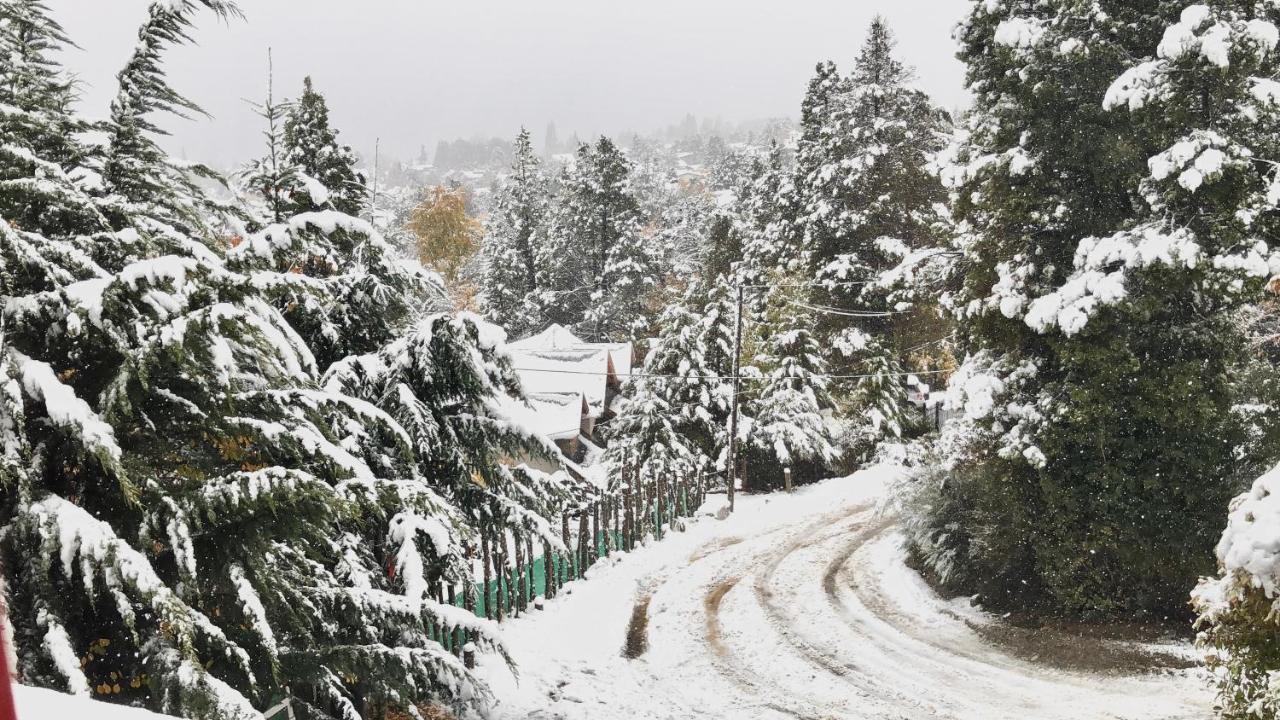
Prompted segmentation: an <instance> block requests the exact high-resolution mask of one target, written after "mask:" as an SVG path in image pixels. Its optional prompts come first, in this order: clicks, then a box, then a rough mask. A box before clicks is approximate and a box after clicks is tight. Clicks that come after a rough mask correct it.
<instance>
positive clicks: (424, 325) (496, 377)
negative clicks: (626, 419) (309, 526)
mask: <svg viewBox="0 0 1280 720" xmlns="http://www.w3.org/2000/svg"><path fill="white" fill-rule="evenodd" d="M505 339H506V335H505V333H504V332H503V331H502V330H501V329H500V328H498V327H497V326H495V325H491V324H489V323H487V322H485V321H484V320H482V319H480V318H479V317H477V316H473V315H470V314H467V313H454V314H437V315H430V316H427V317H424V318H422V319H420V320H418V321H417V323H416V324H414V325H413V326H412V327H411V328H409V329H408V330H407V331H406V332H404V333H402V336H401V337H400V338H399V339H397V340H395V341H394V342H391V343H389V344H388V345H386V346H385V347H383V348H381V349H380V350H378V351H377V352H375V353H370V354H367V355H356V356H352V357H349V358H346V359H344V360H343V361H341V362H339V363H336V364H335V365H334V366H333V367H332V368H330V370H329V372H328V373H327V374H326V375H325V379H324V385H325V387H326V389H327V390H328V391H329V392H331V393H335V394H340V395H343V396H350V397H353V398H358V399H360V400H361V401H364V402H367V403H369V404H370V405H372V406H376V407H377V408H378V409H379V412H383V413H386V414H387V415H388V416H389V417H391V418H394V420H395V422H396V423H397V424H398V426H399V427H400V428H403V430H402V431H400V432H401V433H402V442H404V443H407V444H408V446H409V447H410V448H412V450H413V452H414V455H415V458H416V468H415V470H414V472H413V473H412V480H411V481H406V482H402V483H399V484H398V485H397V486H395V487H392V486H390V485H388V486H387V489H388V490H394V492H391V493H388V494H387V495H386V496H385V497H383V498H382V499H381V501H382V503H383V504H386V503H392V504H394V502H395V497H396V493H405V492H408V493H410V494H411V495H412V494H414V493H421V494H425V495H427V496H430V497H436V498H440V499H442V500H443V501H445V502H447V503H449V505H450V506H451V507H453V508H456V512H457V514H458V517H459V519H460V520H461V521H462V522H463V524H462V525H461V526H460V527H457V528H453V529H452V531H453V532H454V533H458V537H457V538H456V539H455V540H454V541H453V544H452V545H451V548H450V552H451V553H456V555H455V556H454V557H452V558H450V557H446V555H445V554H443V553H441V552H440V548H439V542H438V540H437V538H438V537H439V533H440V532H441V528H440V524H439V522H438V521H437V520H435V519H434V518H432V517H431V516H430V515H422V514H420V513H415V512H414V511H413V509H412V508H406V509H404V510H401V511H399V512H397V513H395V514H392V513H386V514H380V513H378V505H377V504H374V505H373V506H371V508H370V511H369V512H366V513H365V516H366V517H369V516H372V517H378V518H379V519H380V520H381V521H382V522H383V523H387V522H389V523H390V528H391V529H390V533H391V534H392V536H393V537H394V538H398V540H396V542H397V543H399V544H400V545H401V549H400V550H398V551H397V555H396V557H397V558H398V560H397V562H398V563H400V564H399V565H398V566H397V567H398V569H399V573H400V574H401V575H402V580H401V582H402V583H403V584H404V585H405V589H406V591H407V592H410V593H412V594H416V593H420V592H422V591H423V590H424V589H425V588H426V587H427V586H426V583H436V584H438V583H440V582H441V581H445V582H448V583H450V584H465V583H469V582H471V580H472V578H471V570H470V564H469V562H468V563H467V564H465V565H464V564H462V563H460V562H457V560H460V559H461V558H462V554H461V549H462V547H463V546H464V545H466V544H468V543H469V544H470V545H469V550H468V552H473V551H474V550H475V547H476V535H475V533H484V534H488V535H490V536H491V537H492V536H493V535H494V534H495V533H510V534H511V535H512V536H514V537H515V538H517V539H520V540H523V539H525V538H530V539H532V538H536V539H537V540H538V541H539V543H540V544H541V543H544V542H545V543H546V544H547V545H549V546H551V547H553V548H556V549H559V550H560V551H562V552H563V551H565V550H566V549H565V548H564V547H563V545H562V543H561V540H560V537H559V532H558V529H557V528H556V527H555V526H553V525H552V521H553V520H554V519H555V518H557V517H558V516H559V514H560V513H561V512H563V511H564V510H565V509H567V508H577V507H578V506H580V505H581V504H582V503H583V502H584V501H585V500H586V499H588V498H589V497H590V493H589V487H588V486H586V485H584V484H582V483H580V482H578V481H575V480H574V479H573V478H571V476H570V475H569V474H568V473H567V472H563V471H562V472H557V473H553V474H547V473H544V472H541V471H539V470H535V469H533V468H530V467H529V466H528V465H526V464H520V465H518V466H512V465H511V464H510V463H509V461H508V459H510V458H530V459H534V458H541V459H544V460H548V461H550V462H553V463H554V462H556V459H557V458H559V457H560V455H559V450H558V449H557V448H556V447H555V446H554V445H553V444H551V443H550V441H548V440H546V439H545V438H544V437H543V436H542V435H539V434H538V433H537V432H536V431H534V430H533V429H531V428H525V427H521V426H520V425H519V424H517V423H514V422H512V421H511V420H510V418H508V417H507V415H506V414H505V413H504V411H503V410H502V407H503V405H504V401H507V400H508V399H512V398H514V399H515V400H516V401H520V400H521V398H522V397H523V396H522V393H521V390H520V386H519V379H518V378H517V376H516V374H515V371H514V370H513V369H512V365H511V359H510V357H509V356H508V355H507V353H506V351H505V350H504V349H503V343H504V342H505ZM358 435H359V432H358V431H357V432H355V433H354V435H353V438H352V439H353V440H354V439H356V438H357V437H358ZM397 488H398V489H397ZM352 532H357V533H361V534H360V535H359V536H358V537H354V538H352V540H351V542H350V543H349V545H350V547H351V548H352V549H353V550H352V551H353V552H356V551H358V552H360V553H362V554H367V550H364V549H362V548H367V547H368V546H369V544H371V543H376V542H378V538H379V537H380V533H382V532H387V531H386V530H383V529H381V528H379V527H376V526H375V527H373V528H364V529H363V532H362V531H361V529H360V526H358V525H357V526H353V529H352ZM423 541H426V543H427V544H428V545H430V546H434V547H435V548H436V552H435V557H434V558H427V557H424V556H423V555H422V554H421V553H419V552H418V551H417V550H415V549H414V548H415V547H416V545H415V544H414V543H419V544H421V543H422V542H423ZM472 556H473V557H474V555H472ZM410 562H412V563H413V564H409V563H410ZM375 567H376V565H375ZM415 583H416V584H417V585H421V587H417V586H416V585H415ZM411 585H415V586H414V587H410V586H411ZM467 587H468V588H469V586H467Z"/></svg>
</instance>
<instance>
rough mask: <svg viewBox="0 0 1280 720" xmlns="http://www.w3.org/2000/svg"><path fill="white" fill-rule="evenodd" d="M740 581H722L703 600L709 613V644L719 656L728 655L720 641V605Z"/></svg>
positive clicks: (704, 606)
mask: <svg viewBox="0 0 1280 720" xmlns="http://www.w3.org/2000/svg"><path fill="white" fill-rule="evenodd" d="M739 579H740V578H736V577H733V578H728V579H727V580H722V581H720V582H719V583H718V584H716V586H715V587H713V588H711V591H710V592H708V593H707V594H706V597H704V598H703V599H702V606H703V608H704V609H705V610H706V611H707V643H709V644H710V645H711V649H712V650H715V651H716V654H717V655H721V656H723V655H726V654H727V653H728V650H727V648H725V646H724V642H723V641H722V640H721V639H720V603H721V601H723V600H724V596H725V595H728V594H729V591H730V590H732V589H733V588H734V586H735V585H737V584H738V580H739Z"/></svg>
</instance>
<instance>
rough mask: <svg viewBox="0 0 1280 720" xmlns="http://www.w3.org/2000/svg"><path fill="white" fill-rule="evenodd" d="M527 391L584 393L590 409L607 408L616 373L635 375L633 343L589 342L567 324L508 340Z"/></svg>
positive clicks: (596, 411) (623, 376) (597, 411)
mask: <svg viewBox="0 0 1280 720" xmlns="http://www.w3.org/2000/svg"><path fill="white" fill-rule="evenodd" d="M507 349H508V351H509V352H510V353H511V358H512V361H513V363H514V365H515V368H516V373H517V374H518V375H519V376H520V382H521V384H523V385H524V389H525V392H526V393H531V394H542V393H555V394H563V393H573V392H576V393H580V394H581V395H582V397H584V398H586V400H587V403H588V405H589V406H590V411H591V412H592V413H593V414H596V415H599V414H600V413H602V412H604V402H605V398H606V396H607V394H608V386H609V378H610V376H611V375H612V376H613V377H615V378H617V379H618V380H619V381H625V380H626V379H627V378H628V377H630V375H631V353H632V349H631V343H629V342H622V343H591V342H586V341H584V340H583V339H581V338H579V337H578V336H576V335H574V334H573V332H572V331H570V330H569V329H568V328H566V327H564V326H563V325H552V326H551V327H548V328H547V329H546V330H543V331H542V332H540V333H538V334H537V335H533V336H530V337H527V338H524V339H522V340H516V341H514V342H511V343H508V344H507Z"/></svg>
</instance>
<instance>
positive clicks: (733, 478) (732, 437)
mask: <svg viewBox="0 0 1280 720" xmlns="http://www.w3.org/2000/svg"><path fill="white" fill-rule="evenodd" d="M741 355H742V286H741V285H739V286H738V329H737V330H736V331H735V332H734V335H733V404H732V407H731V409H730V411H729V460H728V462H729V466H728V467H727V468H725V472H726V474H727V475H728V478H729V512H733V491H734V488H735V487H736V486H737V484H738V386H739V383H740V382H741V381H740V380H739V378H738V360H739V358H740V357H741Z"/></svg>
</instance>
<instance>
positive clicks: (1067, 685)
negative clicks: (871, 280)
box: [482, 467, 1212, 720]
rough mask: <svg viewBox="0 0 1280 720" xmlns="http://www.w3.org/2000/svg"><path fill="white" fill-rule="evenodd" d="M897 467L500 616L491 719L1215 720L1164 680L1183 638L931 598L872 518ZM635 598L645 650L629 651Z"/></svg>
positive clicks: (742, 518) (679, 542) (770, 507)
mask: <svg viewBox="0 0 1280 720" xmlns="http://www.w3.org/2000/svg"><path fill="white" fill-rule="evenodd" d="M895 472H896V470H895V469H893V468H889V467H881V468H874V469H871V470H867V471H864V472H861V473H858V474H857V475H854V476H853V477H851V478H845V479H840V480H830V481H827V482H825V483H822V484H819V485H817V486H813V487H810V488H806V489H804V490H803V491H801V492H797V493H796V494H795V495H792V496H779V495H775V496H759V497H747V498H743V499H741V500H740V502H739V508H738V512H737V513H735V514H734V515H733V516H732V517H730V518H729V519H728V520H725V521H716V520H714V519H710V518H706V519H701V520H699V521H697V522H695V523H694V524H693V525H692V526H691V527H690V528H689V529H688V530H687V531H685V532H683V533H672V534H671V536H670V537H668V538H667V539H665V540H664V541H663V542H661V543H656V544H654V545H651V546H650V547H647V548H644V549H642V550H640V551H637V552H636V553H633V554H631V555H628V556H625V557H623V558H622V559H621V560H620V561H617V562H615V563H609V564H608V565H603V564H602V565H600V566H597V567H596V568H595V569H594V570H593V571H592V573H593V577H592V578H591V579H590V581H588V582H580V583H576V584H574V585H573V586H572V588H573V592H572V594H571V595H568V596H562V597H560V598H558V599H556V600H554V601H552V602H550V603H549V604H548V605H547V608H546V609H545V610H543V611H541V612H536V613H533V614H531V615H529V616H527V617H525V618H521V619H518V620H516V621H514V622H512V623H509V624H508V626H507V637H508V641H509V645H510V649H511V652H512V654H513V656H514V657H515V659H516V661H517V662H518V663H519V664H520V679H519V682H518V683H517V682H516V680H515V679H513V678H511V677H510V675H509V674H508V673H506V671H505V670H504V669H503V668H502V667H501V666H500V665H498V664H496V663H494V662H492V660H486V662H485V664H484V665H483V669H482V671H483V672H484V674H485V675H486V677H488V678H489V679H490V681H491V682H492V683H493V685H494V689H495V692H496V693H497V695H498V698H499V700H500V703H499V705H498V706H497V707H496V708H495V709H494V713H493V715H494V717H495V718H497V719H500V720H506V719H508V718H510V719H514V718H575V719H576V718H584V719H585V718H593V719H599V718H620V719H621V718H691V717H703V718H796V717H800V718H868V719H869V718H876V719H882V718H933V717H938V718H955V719H957V720H959V719H964V720H968V719H971V718H972V719H973V720H978V719H981V720H999V719H1004V718H1008V719H1010V720H1012V719H1014V718H1017V719H1019V720H1022V719H1024V718H1036V719H1037V720H1041V719H1044V720H1052V719H1057V718H1062V719H1063V720H1065V719H1067V718H1072V719H1073V720H1074V719H1093V718H1099V719H1100V718H1125V719H1130V720H1137V719H1143V720H1147V719H1151V720H1156V719H1159V720H1165V719H1170V720H1171V719H1174V718H1177V719H1182V718H1188V719H1189V718H1207V717H1209V715H1210V707H1211V702H1212V693H1211V691H1210V690H1209V688H1208V686H1207V684H1206V681H1205V679H1204V677H1203V673H1202V672H1201V671H1199V670H1196V669H1172V668H1173V667H1175V666H1178V665H1185V664H1186V658H1187V657H1188V654H1189V650H1188V649H1187V648H1186V647H1183V646H1180V645H1177V644H1176V643H1172V642H1171V643H1169V644H1167V645H1161V646H1150V645H1148V646H1142V647H1137V646H1133V645H1129V644H1121V643H1115V642H1109V641H1101V640H1082V639H1080V638H1075V637H1064V636H1055V634H1053V633H1048V632H1044V633H1033V632H1030V631H1020V630H1017V629H1016V628H1011V627H1009V626H1007V625H1004V624H1003V623H999V622H997V621H995V620H994V619H993V618H990V617H989V616H986V615H984V614H983V613H981V612H978V611H975V610H973V609H971V608H969V607H968V606H967V604H966V603H963V602H947V601H944V600H942V599H940V598H939V597H937V595H935V594H934V593H933V592H932V591H931V590H930V589H929V588H928V586H926V585H925V584H924V583H923V582H921V581H920V580H919V578H918V577H917V576H916V575H915V574H914V573H913V572H911V571H910V570H909V569H908V568H906V566H905V565H904V564H903V559H902V558H903V556H902V552H901V541H900V537H899V536H898V534H897V532H896V530H895V524H894V518H893V517H892V515H891V513H888V512H886V511H885V510H884V509H883V508H882V507H881V505H882V503H881V502H880V500H881V499H882V498H883V495H884V488H885V485H886V483H888V482H889V481H891V480H892V478H893V476H894V473H895ZM646 601H647V605H648V607H647V617H648V627H647V632H646V637H647V641H648V649H647V651H646V652H645V653H644V654H643V655H641V656H640V657H638V658H636V659H627V658H625V657H623V653H622V651H623V647H624V645H625V642H626V634H627V628H628V623H629V621H630V620H631V617H632V615H633V612H634V611H635V608H636V605H637V604H641V605H643V604H644V603H645V602H646ZM1042 655H1047V656H1051V657H1052V658H1053V659H1054V663H1053V664H1052V665H1050V664H1047V663H1044V662H1040V661H1039V657H1040V656H1042ZM1153 664H1154V665H1162V664H1163V665H1165V666H1167V667H1168V668H1169V669H1160V670H1155V669H1151V666H1152V665H1153Z"/></svg>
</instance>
